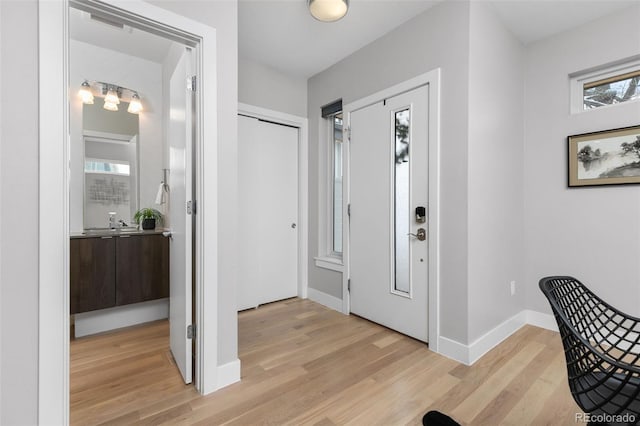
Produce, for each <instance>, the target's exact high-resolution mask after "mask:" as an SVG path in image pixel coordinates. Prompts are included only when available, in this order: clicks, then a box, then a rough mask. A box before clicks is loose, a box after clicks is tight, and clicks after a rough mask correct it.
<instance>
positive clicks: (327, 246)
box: [314, 110, 345, 272]
mask: <svg viewBox="0 0 640 426" xmlns="http://www.w3.org/2000/svg"><path fill="white" fill-rule="evenodd" d="M341 114H342V110H340V111H336V112H335V113H332V114H331V115H329V116H327V117H322V116H321V117H320V126H319V128H320V132H319V141H320V145H321V148H320V150H319V151H320V152H319V154H320V155H319V161H320V164H319V170H320V173H321V174H320V179H319V190H320V200H324V203H322V204H324V205H322V204H321V205H320V206H319V209H318V210H319V212H318V213H319V215H318V256H316V257H314V261H315V265H316V266H317V267H319V268H324V269H330V270H332V271H337V272H342V271H343V267H344V265H343V260H342V259H343V255H342V252H336V251H335V250H334V225H335V224H334V191H335V130H334V125H335V117H336V115H341ZM344 143H345V141H344V117H343V139H342V173H343V183H342V194H343V197H344V166H345V165H344V160H345V156H344ZM322 147H324V149H323V148H322ZM342 204H343V205H344V198H343V202H342ZM341 207H343V206H341ZM343 210H344V209H343V208H341V211H343ZM343 215H344V213H343ZM344 222H345V220H344V217H343V218H342V223H343V226H344ZM342 235H343V233H342V232H340V238H343V237H342Z"/></svg>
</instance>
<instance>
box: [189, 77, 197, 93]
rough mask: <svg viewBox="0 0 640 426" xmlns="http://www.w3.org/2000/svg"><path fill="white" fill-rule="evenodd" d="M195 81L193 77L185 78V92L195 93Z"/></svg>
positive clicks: (195, 78)
mask: <svg viewBox="0 0 640 426" xmlns="http://www.w3.org/2000/svg"><path fill="white" fill-rule="evenodd" d="M197 81H198V78H197V76H195V75H194V76H191V77H187V90H191V91H192V92H195V91H196V87H197Z"/></svg>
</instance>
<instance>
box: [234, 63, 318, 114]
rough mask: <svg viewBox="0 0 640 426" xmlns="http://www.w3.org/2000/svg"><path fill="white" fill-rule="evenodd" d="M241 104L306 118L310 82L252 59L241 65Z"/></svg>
mask: <svg viewBox="0 0 640 426" xmlns="http://www.w3.org/2000/svg"><path fill="white" fill-rule="evenodd" d="M238 101H239V102H242V103H245V104H249V105H254V106H259V107H262V108H267V109H271V110H274V111H279V112H286V113H288V114H293V115H297V116H300V117H306V116H307V79H306V78H301V77H292V76H289V75H286V74H283V73H282V72H280V71H278V70H276V69H273V68H271V67H269V66H266V65H263V64H261V63H258V62H255V61H253V60H251V59H247V58H240V59H239V61H238Z"/></svg>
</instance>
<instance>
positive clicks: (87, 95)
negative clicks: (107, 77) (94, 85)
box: [78, 80, 93, 105]
mask: <svg viewBox="0 0 640 426" xmlns="http://www.w3.org/2000/svg"><path fill="white" fill-rule="evenodd" d="M78 95H80V98H81V99H82V103H83V104H87V105H92V104H93V93H91V86H90V85H89V82H88V81H87V80H85V81H83V82H82V84H81V85H80V91H78Z"/></svg>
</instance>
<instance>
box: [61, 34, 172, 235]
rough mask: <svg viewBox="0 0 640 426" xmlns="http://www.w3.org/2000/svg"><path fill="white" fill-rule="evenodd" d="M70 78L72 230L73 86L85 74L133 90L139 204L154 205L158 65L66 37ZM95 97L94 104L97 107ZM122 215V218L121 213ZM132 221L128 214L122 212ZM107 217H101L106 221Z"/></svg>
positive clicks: (160, 152)
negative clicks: (137, 104)
mask: <svg viewBox="0 0 640 426" xmlns="http://www.w3.org/2000/svg"><path fill="white" fill-rule="evenodd" d="M69 63H70V67H69V81H70V84H71V89H70V91H71V94H72V96H71V98H70V100H71V105H70V125H71V129H70V131H71V149H70V151H71V175H70V212H69V213H70V230H71V232H79V231H82V229H83V215H82V212H83V200H84V149H83V139H82V107H83V104H82V101H81V100H80V98H79V97H78V96H74V95H75V93H77V88H79V87H80V83H82V82H83V81H84V80H85V79H86V80H93V81H104V82H107V83H114V84H117V85H119V86H123V87H127V88H130V89H132V90H137V91H138V93H139V94H140V97H141V100H142V105H143V108H144V109H143V111H142V112H141V113H140V114H138V116H137V117H138V126H139V137H138V164H139V170H138V176H139V188H140V193H139V198H140V205H139V208H142V207H154V208H155V207H156V205H155V198H156V193H157V190H158V184H159V183H160V181H161V180H162V168H163V167H164V157H165V153H164V145H163V133H164V132H163V130H164V127H163V121H162V119H163V110H162V107H163V92H162V65H161V64H158V63H155V62H151V61H148V60H145V59H141V58H137V57H135V56H130V55H125V54H122V53H120V52H116V51H114V50H110V49H105V48H102V47H97V46H94V45H91V44H88V43H84V42H81V41H78V40H70V42H69ZM101 104H102V98H99V97H96V99H95V104H94V105H93V106H94V107H101ZM119 219H120V218H119ZM122 219H124V220H125V221H126V222H130V221H131V219H132V218H130V217H129V218H127V217H125V218H122ZM107 222H108V218H107V217H105V218H104V223H105V226H107Z"/></svg>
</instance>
